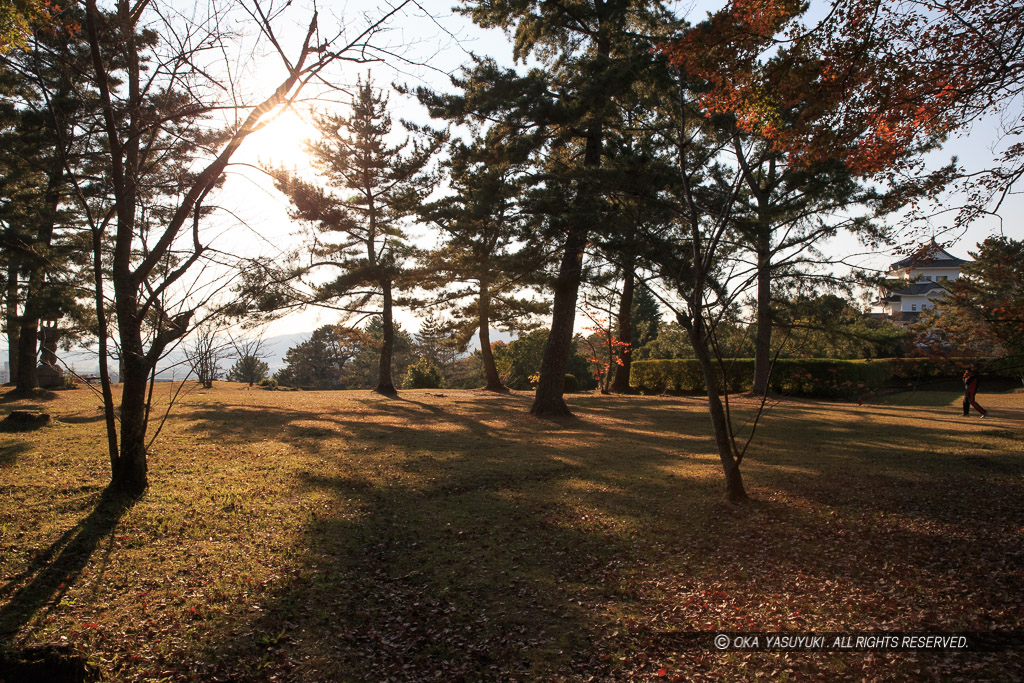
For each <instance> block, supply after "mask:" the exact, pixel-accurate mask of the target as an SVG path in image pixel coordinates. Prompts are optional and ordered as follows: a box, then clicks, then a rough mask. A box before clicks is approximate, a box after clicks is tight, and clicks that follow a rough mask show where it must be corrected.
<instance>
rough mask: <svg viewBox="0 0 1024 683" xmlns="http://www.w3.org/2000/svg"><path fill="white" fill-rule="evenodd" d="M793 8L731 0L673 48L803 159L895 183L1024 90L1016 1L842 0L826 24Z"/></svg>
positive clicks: (719, 99)
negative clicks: (896, 174) (834, 162)
mask: <svg viewBox="0 0 1024 683" xmlns="http://www.w3.org/2000/svg"><path fill="white" fill-rule="evenodd" d="M806 9H807V5H806V4H804V3H801V2H796V1H794V0H733V2H731V3H729V5H728V6H727V7H726V8H725V9H723V10H721V11H720V12H718V13H716V14H714V15H712V16H711V17H710V18H709V19H708V20H707V21H705V22H703V23H701V24H699V25H698V26H696V27H694V28H693V29H691V30H689V31H687V32H686V33H685V34H684V35H683V36H682V37H681V38H680V39H679V40H677V41H675V42H672V43H669V44H666V45H664V46H663V48H662V50H663V52H664V53H665V54H666V55H667V56H668V57H669V59H670V61H671V63H672V64H673V65H675V66H676V67H678V68H679V69H681V70H682V71H683V73H684V74H685V75H686V76H687V77H688V78H690V79H693V80H694V81H696V82H697V83H698V86H697V87H698V88H699V89H700V91H701V93H700V100H699V101H700V104H701V105H702V107H703V108H704V110H705V112H706V113H707V115H709V116H710V115H715V114H729V115H734V116H735V117H736V121H737V125H738V126H739V127H740V128H741V129H743V130H746V131H748V132H752V133H756V134H758V135H760V136H762V137H764V138H766V139H768V140H770V141H771V142H772V144H773V145H774V146H775V147H776V148H777V149H778V150H780V151H785V152H787V153H789V154H790V155H791V156H792V158H793V159H794V160H802V161H805V162H807V163H813V162H816V161H821V160H823V159H826V158H840V159H842V160H843V161H844V162H845V163H846V164H847V165H848V166H849V167H850V168H851V170H853V171H854V172H856V173H858V174H860V175H864V176H878V175H885V174H888V173H891V172H893V171H894V170H896V171H898V170H900V169H901V168H903V167H905V166H906V165H907V164H910V163H912V160H913V159H914V158H915V156H916V153H917V152H919V151H922V150H924V149H927V148H929V147H930V146H932V145H933V144H935V143H936V142H938V141H941V140H942V139H943V138H944V137H945V136H947V135H949V134H950V133H952V132H954V131H956V130H958V129H960V128H962V127H964V126H966V125H967V124H969V123H970V122H971V121H973V120H974V119H975V118H976V117H977V116H979V115H981V114H983V113H985V112H986V111H990V110H991V109H992V108H993V107H994V106H995V105H996V103H998V102H999V101H1002V100H1005V99H1006V98H1008V97H1012V96H1013V95H1014V94H1015V93H1018V94H1019V92H1020V88H1021V85H1020V75H1021V71H1022V69H1024V66H1022V62H1021V54H1022V50H1024V48H1022V45H1021V41H1020V40H1019V38H1020V34H1021V31H1022V29H1021V26H1022V25H1024V21H1022V11H1024V10H1022V7H1021V5H1020V3H1017V2H1013V1H1012V0H981V1H979V0H939V1H937V2H919V1H917V0H911V1H909V2H893V1H891V0H840V1H838V2H835V3H833V4H832V7H831V11H830V12H829V14H828V15H827V16H826V17H825V18H824V19H822V20H820V21H819V22H817V23H816V24H814V25H812V26H808V25H807V23H806V22H805V21H804V20H805V18H806V14H805V11H806Z"/></svg>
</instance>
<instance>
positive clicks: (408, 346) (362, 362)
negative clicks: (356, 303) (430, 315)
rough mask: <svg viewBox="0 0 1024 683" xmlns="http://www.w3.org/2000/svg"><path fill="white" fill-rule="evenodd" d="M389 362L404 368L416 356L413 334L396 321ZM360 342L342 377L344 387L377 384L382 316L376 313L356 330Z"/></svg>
mask: <svg viewBox="0 0 1024 683" xmlns="http://www.w3.org/2000/svg"><path fill="white" fill-rule="evenodd" d="M392 330H393V331H392V339H393V343H392V365H393V366H394V367H396V368H405V367H407V366H408V365H409V364H410V363H412V362H414V361H415V360H416V354H415V350H414V347H415V344H414V342H413V338H412V335H410V334H409V333H408V332H406V331H405V330H403V329H402V326H401V325H399V324H398V323H394V325H393V328H392ZM359 333H360V338H359V339H360V345H359V349H358V351H357V352H356V354H355V355H354V356H353V357H352V361H351V362H350V363H349V364H348V365H347V366H346V368H345V371H344V372H343V373H342V377H341V388H343V389H373V388H374V387H377V386H379V385H380V371H381V367H380V348H381V341H382V339H383V338H384V319H383V317H382V316H379V315H375V316H373V317H372V318H370V320H369V322H367V323H366V326H365V327H364V328H363V329H362V330H359Z"/></svg>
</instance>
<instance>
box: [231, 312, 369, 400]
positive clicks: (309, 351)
mask: <svg viewBox="0 0 1024 683" xmlns="http://www.w3.org/2000/svg"><path fill="white" fill-rule="evenodd" d="M365 348H366V338H365V335H364V334H363V333H362V332H361V331H360V330H354V329H352V328H349V327H345V326H344V325H324V326H323V327H319V328H317V329H316V330H315V331H314V332H313V334H312V335H311V336H310V338H309V339H307V340H306V341H304V342H301V343H299V344H296V345H295V346H293V347H292V348H290V349H288V351H287V352H286V353H285V357H284V361H285V367H284V368H282V369H281V370H280V371H279V372H278V373H277V374H276V375H275V379H276V380H277V381H278V382H280V383H281V384H284V385H286V386H292V387H300V388H303V389H341V388H343V383H342V379H341V377H342V374H343V373H344V372H345V371H346V370H348V368H349V364H350V363H351V362H352V361H353V360H354V359H355V358H356V357H357V356H358V355H359V354H360V353H362V352H363V351H364V350H365ZM239 362H241V361H239Z"/></svg>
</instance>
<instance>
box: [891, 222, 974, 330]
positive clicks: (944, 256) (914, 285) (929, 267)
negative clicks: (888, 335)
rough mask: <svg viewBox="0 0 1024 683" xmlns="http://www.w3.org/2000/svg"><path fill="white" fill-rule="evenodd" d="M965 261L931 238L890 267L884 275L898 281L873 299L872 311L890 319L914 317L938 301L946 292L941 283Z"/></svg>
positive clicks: (952, 278)
mask: <svg viewBox="0 0 1024 683" xmlns="http://www.w3.org/2000/svg"><path fill="white" fill-rule="evenodd" d="M964 263H967V261H966V260H965V259H961V258H957V257H956V256H953V255H952V254H950V253H949V252H948V251H946V250H945V249H943V248H942V247H940V246H939V245H938V244H936V243H935V238H932V239H931V241H929V242H928V243H927V244H923V245H921V247H919V248H918V249H917V251H915V252H914V253H913V254H911V255H910V256H908V257H907V258H905V259H902V260H900V261H896V262H895V263H893V264H891V265H890V266H889V270H888V271H887V272H886V277H887V278H888V279H889V280H895V281H900V283H899V284H898V285H896V286H893V287H892V288H891V289H887V290H885V291H883V292H882V296H881V297H880V298H879V299H878V300H876V301H874V302H872V303H873V304H874V306H875V307H876V308H875V310H876V311H877V312H878V313H881V314H882V315H886V316H889V317H892V318H902V319H903V320H913V319H914V318H916V317H917V316H919V315H920V314H921V313H922V312H923V311H925V310H927V309H929V308H934V307H935V306H936V305H939V304H941V301H942V298H943V297H944V296H945V294H946V288H945V287H944V286H943V283H945V282H946V281H947V280H955V279H956V278H958V277H960V266H962V265H963V264H964Z"/></svg>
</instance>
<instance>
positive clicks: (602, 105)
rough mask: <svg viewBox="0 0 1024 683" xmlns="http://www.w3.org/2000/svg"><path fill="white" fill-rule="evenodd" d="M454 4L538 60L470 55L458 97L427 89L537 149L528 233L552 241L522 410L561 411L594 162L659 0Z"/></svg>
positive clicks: (663, 20) (636, 69)
mask: <svg viewBox="0 0 1024 683" xmlns="http://www.w3.org/2000/svg"><path fill="white" fill-rule="evenodd" d="M462 11H463V12H464V13H466V14H468V15H469V16H471V17H472V19H473V20H474V21H475V22H477V23H478V24H480V25H481V26H484V27H487V28H492V27H497V28H502V29H504V30H506V31H507V32H509V33H511V34H514V56H515V58H516V60H520V61H522V60H525V59H526V58H528V57H531V56H533V57H537V58H539V59H540V60H541V61H542V62H543V64H544V69H543V70H541V69H534V70H532V71H530V72H529V73H528V74H526V75H525V76H519V75H518V74H515V73H514V72H512V71H510V70H505V71H502V70H500V69H498V68H497V66H496V65H495V64H493V63H488V62H482V61H479V62H478V63H477V65H476V67H475V68H474V70H473V71H472V72H471V73H470V74H469V76H468V77H467V78H466V79H465V81H463V85H464V86H465V91H466V94H465V97H463V98H435V100H434V102H435V104H436V105H437V108H438V109H439V110H444V109H447V111H448V112H449V114H450V115H453V116H462V117H465V116H468V115H470V114H471V113H472V112H479V113H482V114H484V115H487V116H489V117H492V118H498V120H499V121H500V125H499V129H507V131H508V134H509V135H523V134H524V132H532V133H533V134H534V136H535V137H536V139H537V141H538V142H539V144H540V145H541V146H542V147H543V149H544V159H543V166H544V168H543V175H542V177H541V178H540V179H539V180H540V181H541V182H542V184H543V189H544V190H546V193H542V196H541V197H539V199H540V203H539V204H538V205H537V207H536V210H537V212H538V215H542V214H543V215H542V221H541V223H542V226H539V228H540V229H539V230H538V233H537V234H538V237H541V238H543V239H545V240H547V241H548V242H557V243H558V244H559V245H560V248H559V253H558V255H557V260H558V265H557V273H558V274H557V277H556V278H555V281H554V283H553V293H554V299H553V304H552V317H551V330H550V334H549V336H548V341H547V347H546V348H545V352H544V360H543V363H542V366H541V371H540V381H539V382H538V384H537V393H536V396H535V398H534V403H533V405H532V407H531V409H530V410H531V412H532V413H534V414H536V415H551V416H556V415H566V414H568V413H569V410H568V408H567V407H566V405H565V402H564V401H563V399H562V393H563V390H564V382H565V375H566V372H567V370H568V363H569V357H570V353H571V347H572V339H573V324H574V321H575V317H576V302H577V297H578V291H579V287H580V283H581V281H582V278H583V267H582V262H583V254H584V249H585V247H586V245H587V242H588V239H589V237H590V236H591V233H592V232H593V231H595V230H597V229H599V228H600V226H601V225H602V190H601V187H602V184H601V170H602V167H603V165H604V160H605V151H604V144H605V139H606V135H607V132H608V130H609V129H610V128H611V127H613V126H615V125H616V124H617V122H618V119H619V114H620V107H621V102H620V101H619V98H621V97H622V96H624V95H626V94H628V93H629V92H630V90H631V89H632V88H633V86H634V85H635V84H636V82H637V81H638V79H640V78H642V74H643V73H644V71H645V68H646V66H645V65H646V64H649V63H650V62H651V61H652V59H653V58H652V55H651V48H652V47H653V45H654V42H653V41H651V40H649V38H647V37H646V36H651V35H654V34H660V33H663V32H664V31H666V30H668V29H669V27H670V26H671V25H672V22H671V21H670V16H669V15H668V13H667V12H666V10H665V8H664V5H663V3H661V2H640V1H639V0H588V1H584V2H575V3H561V2H543V1H541V0H513V1H510V2H501V3H494V2H465V3H464V4H463V8H462Z"/></svg>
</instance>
